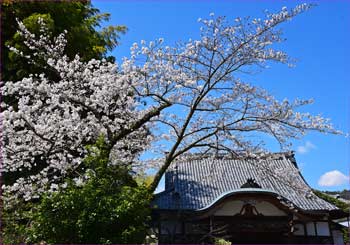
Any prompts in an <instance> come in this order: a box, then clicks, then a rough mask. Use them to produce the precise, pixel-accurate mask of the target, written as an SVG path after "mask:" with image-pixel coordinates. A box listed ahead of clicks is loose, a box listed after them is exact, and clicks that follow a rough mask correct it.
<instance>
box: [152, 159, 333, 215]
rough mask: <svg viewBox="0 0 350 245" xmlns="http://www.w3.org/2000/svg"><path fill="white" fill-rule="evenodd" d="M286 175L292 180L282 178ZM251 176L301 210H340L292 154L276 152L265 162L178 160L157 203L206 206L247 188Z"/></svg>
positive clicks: (161, 205)
mask: <svg viewBox="0 0 350 245" xmlns="http://www.w3.org/2000/svg"><path fill="white" fill-rule="evenodd" d="M285 174H288V175H289V177H288V181H287V180H286V177H281V176H285ZM248 178H252V179H255V180H256V182H257V184H259V185H260V186H261V188H262V189H261V190H266V191H267V192H271V193H277V194H279V195H280V196H281V198H285V199H287V200H289V201H290V202H292V203H293V204H294V205H295V206H296V207H297V208H299V209H302V210H307V211H311V210H335V209H338V208H337V207H335V206H334V205H332V204H330V203H328V202H326V201H324V200H323V199H320V198H318V197H317V196H316V195H314V194H313V193H312V192H311V189H310V187H309V186H308V185H307V184H306V182H305V180H304V179H303V177H302V176H301V174H300V172H299V169H298V168H297V166H296V163H295V159H294V156H293V155H292V154H290V153H288V154H287V153H278V154H277V153H276V154H272V155H271V156H270V157H268V158H266V159H265V160H262V161H258V160H256V159H249V160H248V159H224V158H222V159H212V158H204V159H192V160H191V159H188V160H185V161H178V162H175V163H173V164H172V165H171V167H170V168H169V170H168V171H167V172H166V174H165V182H166V183H165V191H163V192H161V193H158V194H156V197H155V200H154V202H153V205H154V207H156V208H158V209H187V210H199V209H204V208H206V207H209V206H210V205H212V204H213V203H214V202H215V200H217V199H218V198H219V197H220V196H222V195H224V194H227V193H232V192H237V191H240V190H241V191H244V189H243V188H241V186H242V185H243V184H244V183H246V182H247V179H248ZM303 190H304V191H303ZM305 190H309V192H305ZM306 193H309V194H306Z"/></svg>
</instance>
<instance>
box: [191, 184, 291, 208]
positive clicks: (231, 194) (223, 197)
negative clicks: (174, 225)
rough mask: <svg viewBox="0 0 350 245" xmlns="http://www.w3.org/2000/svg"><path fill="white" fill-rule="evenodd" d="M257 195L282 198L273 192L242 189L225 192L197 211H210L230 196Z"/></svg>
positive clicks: (259, 189)
mask: <svg viewBox="0 0 350 245" xmlns="http://www.w3.org/2000/svg"><path fill="white" fill-rule="evenodd" d="M257 193H260V194H268V195H273V196H281V195H280V194H279V193H277V192H275V191H272V190H267V189H261V188H242V189H237V190H232V191H227V192H224V193H223V194H221V195H220V196H218V197H217V198H216V199H214V200H213V201H212V202H211V203H209V204H208V205H207V206H205V207H203V208H200V209H196V210H195V211H198V212H202V211H206V210H208V209H210V208H211V207H212V206H214V205H215V204H216V203H218V202H219V201H221V200H223V199H225V198H227V197H230V196H234V195H237V194H257ZM283 198H284V199H286V198H285V197H283Z"/></svg>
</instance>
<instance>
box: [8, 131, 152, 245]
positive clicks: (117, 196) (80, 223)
mask: <svg viewBox="0 0 350 245" xmlns="http://www.w3.org/2000/svg"><path fill="white" fill-rule="evenodd" d="M87 149H88V151H89V153H88V156H87V157H86V159H85V160H84V166H86V170H85V171H84V173H81V174H82V179H84V182H85V184H82V185H80V184H79V183H77V182H76V181H74V180H69V179H68V180H67V183H68V184H67V187H66V188H64V189H61V190H59V191H58V192H56V193H54V194H47V195H46V196H44V197H43V198H42V199H41V200H40V201H39V202H38V203H36V204H35V203H31V204H28V205H30V206H31V207H29V208H28V207H27V208H26V209H25V211H24V212H23V213H22V214H21V215H20V216H19V217H20V218H21V219H22V221H23V220H26V222H22V225H18V223H16V222H12V223H11V225H8V226H6V227H5V242H9V243H14V242H16V243H23V242H26V243H40V242H45V243H90V244H91V243H95V244H99V243H114V244H115V243H142V242H143V241H144V238H145V236H146V231H147V222H148V221H149V220H150V200H151V197H152V194H151V192H150V191H149V189H148V188H147V187H146V186H144V185H138V184H137V183H136V181H135V180H134V179H133V177H132V176H131V175H130V170H129V169H128V167H126V166H125V165H123V164H118V165H113V166H112V165H110V162H109V159H108V157H109V152H110V149H109V147H108V146H107V144H105V142H104V140H103V138H102V137H101V138H100V139H99V140H98V141H97V143H96V144H94V145H92V146H88V147H87ZM22 205H23V204H22ZM19 233H22V234H19ZM14 234H19V235H17V236H16V235H14ZM23 234H24V235H23ZM21 239H22V240H21Z"/></svg>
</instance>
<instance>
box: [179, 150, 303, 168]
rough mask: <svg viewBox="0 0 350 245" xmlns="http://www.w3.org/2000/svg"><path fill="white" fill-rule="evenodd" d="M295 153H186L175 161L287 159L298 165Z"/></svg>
mask: <svg viewBox="0 0 350 245" xmlns="http://www.w3.org/2000/svg"><path fill="white" fill-rule="evenodd" d="M294 155H295V152H294V151H285V152H256V153H245V152H241V153H235V155H233V154H228V153H221V154H214V153H213V154H211V153H206V154H202V153H185V154H183V155H182V156H181V158H179V159H177V160H175V163H180V162H184V161H185V162H187V161H191V160H204V159H213V160H242V159H245V160H248V159H262V160H278V159H281V158H282V159H286V160H290V161H291V162H293V164H294V165H296V160H295V157H294Z"/></svg>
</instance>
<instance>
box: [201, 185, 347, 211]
mask: <svg viewBox="0 0 350 245" xmlns="http://www.w3.org/2000/svg"><path fill="white" fill-rule="evenodd" d="M239 194H262V195H270V196H274V197H276V198H277V197H280V199H282V200H283V201H286V202H289V203H292V204H293V205H294V207H295V208H296V209H297V210H298V211H300V212H302V213H309V214H312V213H313V214H322V213H329V214H330V215H331V216H334V217H345V216H344V211H342V210H339V209H338V210H328V209H324V210H323V209H322V210H306V209H303V208H301V207H299V206H297V205H295V203H294V202H292V201H291V200H289V199H288V198H286V197H285V196H283V195H281V194H280V193H278V192H276V191H273V190H268V189H261V188H241V189H237V190H232V191H227V192H225V193H223V194H221V195H220V196H219V197H217V198H216V199H215V200H214V201H212V202H211V203H210V204H208V205H207V206H205V207H203V208H200V209H196V210H194V211H195V212H205V211H207V210H209V209H210V208H212V207H213V206H215V205H216V204H217V203H219V202H221V201H222V200H224V199H225V198H228V197H231V196H235V195H239Z"/></svg>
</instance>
